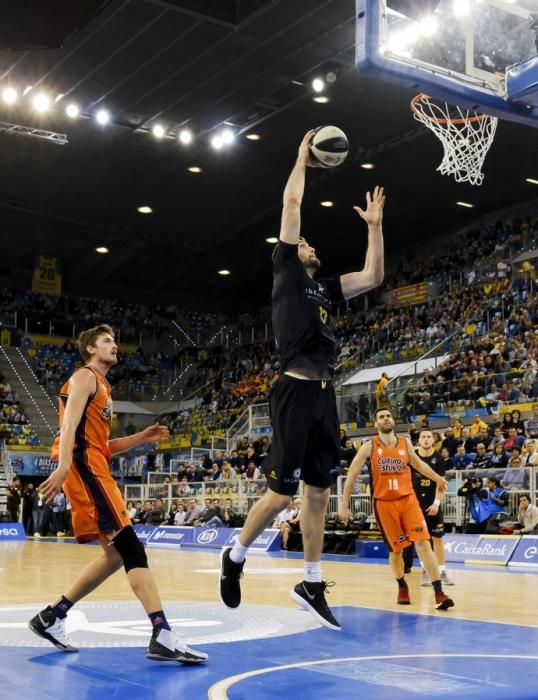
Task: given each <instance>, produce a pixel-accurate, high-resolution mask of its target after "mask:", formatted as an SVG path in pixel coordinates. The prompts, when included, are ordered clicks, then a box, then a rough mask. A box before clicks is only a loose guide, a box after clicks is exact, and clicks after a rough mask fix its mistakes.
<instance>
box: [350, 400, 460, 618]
mask: <svg viewBox="0 0 538 700" xmlns="http://www.w3.org/2000/svg"><path fill="white" fill-rule="evenodd" d="M375 425H376V428H377V432H378V435H377V437H374V438H372V440H371V441H369V442H365V443H364V444H363V445H362V447H361V448H360V449H359V451H358V452H357V454H356V455H355V458H354V460H353V462H352V463H351V467H350V468H349V472H348V475H347V479H346V483H345V486H344V494H343V496H342V507H341V509H340V513H339V517H340V519H341V520H342V521H343V522H344V523H347V522H348V521H349V520H350V518H351V510H350V508H349V500H350V497H351V494H352V492H353V487H354V486H355V481H356V479H357V476H358V475H359V474H360V473H361V471H362V468H363V467H364V465H365V464H366V462H368V461H369V471H370V489H371V493H372V499H373V508H374V513H375V516H376V520H377V524H378V525H379V528H380V530H381V533H382V535H383V539H384V540H385V543H386V545H387V547H388V548H389V562H390V565H391V567H392V571H393V572H394V575H395V577H396V580H397V582H398V603H399V604H400V605H409V604H410V602H411V600H410V598H409V588H408V586H407V583H406V581H405V578H404V561H403V557H402V550H404V549H405V548H406V547H410V546H411V544H413V543H414V544H415V548H416V550H417V554H418V556H419V557H420V559H421V561H422V562H423V563H424V568H425V569H426V572H427V574H428V576H429V577H430V581H431V582H432V586H433V589H434V592H435V607H436V608H437V609H438V610H447V609H448V608H451V607H453V606H454V602H453V601H452V600H451V599H450V598H449V597H448V596H446V595H445V594H444V593H443V588H442V585H441V581H440V579H439V567H438V565H437V561H436V559H435V555H434V553H433V550H432V548H431V545H430V534H429V532H428V526H427V525H426V522H425V520H424V515H423V513H422V510H421V508H420V505H419V503H418V500H417V497H416V495H415V491H414V489H413V481H412V477H411V469H410V468H409V464H411V465H412V466H413V467H414V468H415V469H416V470H417V471H419V472H421V473H422V474H424V476H426V477H428V479H431V480H432V481H435V482H436V483H437V487H438V489H439V491H440V492H444V491H445V490H446V488H447V486H448V482H447V481H446V479H445V478H444V477H442V476H440V475H439V474H437V473H436V472H434V470H433V469H432V468H431V467H429V466H428V465H427V464H426V462H423V461H422V460H421V459H420V457H419V456H418V455H417V454H416V452H415V451H414V450H413V447H412V445H411V442H410V440H409V438H404V437H398V436H397V435H396V434H395V433H394V419H393V417H392V414H391V412H390V411H389V410H388V409H386V408H380V409H378V410H377V411H376V414H375Z"/></svg>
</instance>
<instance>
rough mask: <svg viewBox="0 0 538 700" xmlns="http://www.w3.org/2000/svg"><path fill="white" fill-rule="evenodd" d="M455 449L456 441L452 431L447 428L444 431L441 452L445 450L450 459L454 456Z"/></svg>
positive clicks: (456, 446)
mask: <svg viewBox="0 0 538 700" xmlns="http://www.w3.org/2000/svg"><path fill="white" fill-rule="evenodd" d="M457 448H458V441H457V440H456V438H455V437H454V429H453V428H451V427H450V426H448V428H446V430H445V435H444V439H443V441H442V443H441V452H442V450H443V449H446V450H447V451H448V454H449V455H450V457H453V456H454V455H455V454H456V450H457Z"/></svg>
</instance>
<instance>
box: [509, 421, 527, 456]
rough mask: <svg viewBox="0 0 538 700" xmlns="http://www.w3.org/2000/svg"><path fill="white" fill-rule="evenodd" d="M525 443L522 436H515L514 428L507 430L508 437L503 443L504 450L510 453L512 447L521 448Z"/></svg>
mask: <svg viewBox="0 0 538 700" xmlns="http://www.w3.org/2000/svg"><path fill="white" fill-rule="evenodd" d="M524 442H525V438H524V437H523V435H517V433H516V429H515V427H510V428H508V437H507V438H506V440H505V441H504V449H505V450H506V451H507V452H508V453H510V452H511V451H512V448H513V447H519V448H521V447H522V445H523V444H524Z"/></svg>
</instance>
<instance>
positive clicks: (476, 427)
mask: <svg viewBox="0 0 538 700" xmlns="http://www.w3.org/2000/svg"><path fill="white" fill-rule="evenodd" d="M487 429H488V426H487V425H486V423H484V421H483V420H482V418H481V417H480V414H479V413H475V415H474V420H473V422H472V424H471V426H470V428H469V433H470V435H471V437H475V436H477V435H478V433H479V432H480V431H481V430H486V431H487Z"/></svg>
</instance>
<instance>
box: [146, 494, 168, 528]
mask: <svg viewBox="0 0 538 700" xmlns="http://www.w3.org/2000/svg"><path fill="white" fill-rule="evenodd" d="M166 519H167V518H166V511H165V509H164V502H163V499H162V498H156V499H155V500H154V501H153V503H152V505H151V510H149V511H148V515H147V518H146V524H147V525H162V524H163V523H164V521H165V520H166Z"/></svg>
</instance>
